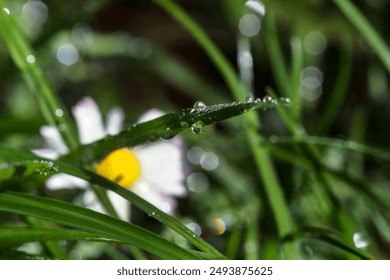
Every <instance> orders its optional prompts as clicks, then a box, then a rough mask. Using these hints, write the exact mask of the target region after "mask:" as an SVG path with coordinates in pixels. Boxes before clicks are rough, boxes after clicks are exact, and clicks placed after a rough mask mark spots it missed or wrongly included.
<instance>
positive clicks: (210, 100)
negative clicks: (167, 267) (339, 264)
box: [0, 0, 390, 259]
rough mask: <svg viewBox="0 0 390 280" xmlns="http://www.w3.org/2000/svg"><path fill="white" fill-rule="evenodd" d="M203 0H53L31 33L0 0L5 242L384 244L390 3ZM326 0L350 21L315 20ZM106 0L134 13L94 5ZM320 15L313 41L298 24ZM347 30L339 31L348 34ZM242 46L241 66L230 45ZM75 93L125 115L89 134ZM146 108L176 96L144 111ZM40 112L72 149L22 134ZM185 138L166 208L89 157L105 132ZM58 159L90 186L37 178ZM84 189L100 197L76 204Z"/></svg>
mask: <svg viewBox="0 0 390 280" xmlns="http://www.w3.org/2000/svg"><path fill="white" fill-rule="evenodd" d="M89 2H91V3H89ZM211 2H212V3H209V2H207V1H199V3H196V4H193V5H192V6H191V5H189V6H184V7H181V6H180V5H179V4H177V3H176V2H175V1H173V0H154V1H150V2H148V3H147V4H145V3H144V4H142V5H136V4H134V5H130V6H129V7H127V8H126V9H122V8H123V7H122V8H119V10H118V7H117V6H116V5H118V4H114V3H111V2H109V1H102V2H101V3H99V4H96V3H95V2H94V4H92V1H87V3H85V4H81V6H83V8H81V9H78V11H77V13H74V15H75V16H74V18H72V17H70V18H67V19H65V18H63V17H55V16H54V15H55V14H54V13H53V14H51V12H50V11H55V10H57V9H65V10H66V11H68V12H69V13H70V14H72V12H74V9H73V8H71V7H70V6H66V5H65V4H58V3H57V4H50V5H52V6H50V7H49V9H48V11H49V13H48V18H47V20H46V22H44V21H43V22H44V23H43V24H42V25H41V26H38V27H36V28H37V29H36V31H35V33H34V32H30V33H29V32H27V31H26V26H28V24H27V25H26V24H25V23H26V21H28V20H29V19H28V13H27V12H26V11H27V10H28V7H26V6H24V9H22V7H23V5H24V3H23V1H12V3H11V2H10V1H6V0H1V1H0V4H1V6H2V7H4V8H5V7H6V8H5V9H2V10H1V13H0V57H1V61H2V63H1V65H0V73H2V75H0V77H1V79H2V85H1V90H2V92H4V94H3V95H2V96H1V97H0V107H1V112H2V113H1V114H0V118H1V119H0V124H1V125H2V127H3V128H0V131H1V136H0V141H1V142H0V216H1V222H0V236H1V237H2V238H0V248H3V249H5V250H2V251H1V253H0V255H1V256H0V257H1V258H2V259H9V258H12V259H14V258H21V259H25V258H28V259H31V258H33V259H34V258H35V259H36V258H39V259H42V258H43V259H71V258H73V257H74V256H75V252H77V253H76V255H77V256H78V257H79V258H83V259H95V258H101V259H123V258H130V259H156V258H157V259H226V258H229V259H356V258H359V259H386V258H388V257H389V254H388V248H389V247H390V236H389V235H388V229H389V223H388V220H389V218H390V215H389V214H390V213H389V210H390V207H389V206H390V205H389V203H388V201H389V196H390V192H389V190H388V182H389V176H388V172H387V169H388V166H389V162H390V155H389V150H388V146H387V143H388V141H389V135H388V133H387V132H386V126H385V123H386V122H387V121H388V116H387V115H386V114H385V112H386V108H387V107H386V106H389V99H388V97H387V95H386V92H387V93H388V89H389V80H388V73H389V70H390V64H389V62H390V52H389V46H387V45H386V43H385V42H386V40H387V39H388V35H386V31H385V29H383V30H382V29H381V28H380V27H381V23H382V22H381V17H380V16H379V15H380V14H381V13H382V9H380V8H378V7H368V6H367V4H366V3H365V2H364V1H357V2H359V3H358V5H359V6H355V4H353V3H352V2H351V1H345V0H344V1H338V0H334V1H332V2H331V1H329V2H326V3H311V4H305V5H302V6H301V7H298V6H297V7H293V8H291V9H301V10H300V11H295V12H292V11H293V10H291V9H289V8H288V7H287V6H286V7H284V6H283V1H271V2H270V1H264V4H265V7H266V14H265V16H264V17H259V15H257V14H256V13H255V12H253V11H251V10H250V9H248V8H244V4H245V1H237V2H235V3H234V4H233V3H231V2H230V1H215V2H213V1H211ZM360 2H361V3H360ZM48 5H49V4H48ZM57 5H58V6H57ZM61 5H63V7H62V6H61ZM84 5H85V6H84ZM119 5H120V4H119ZM384 5H387V4H384ZM30 9H32V10H31V11H35V12H37V11H40V12H42V11H43V10H34V9H36V7H35V8H34V7H32V8H31V7H30ZM121 9H122V10H123V12H124V13H128V14H127V15H126V16H124V15H121V13H120V10H121ZM323 9H327V10H328V11H330V12H329V15H330V16H332V17H333V18H334V19H335V20H337V21H339V22H341V23H342V24H340V25H339V26H340V27H339V28H340V29H342V30H337V32H335V31H334V28H333V26H332V24H331V21H326V20H324V21H322V19H321V17H320V16H319V14H321V13H320V12H319V11H321V10H323ZM108 11H110V13H118V18H123V19H127V20H126V22H128V23H129V24H125V25H122V26H116V24H119V25H120V23H114V22H111V23H108V22H106V21H104V20H103V18H104V15H105V13H107V12H108ZM148 11H152V12H153V13H154V15H155V16H154V18H155V20H156V23H157V24H156V25H155V26H154V25H153V26H150V22H148V20H147V18H148V16H150V13H149V12H148ZM132 13H138V14H143V15H144V16H145V19H141V18H137V17H132ZM248 13H249V14H253V15H256V16H257V17H258V20H260V21H261V29H260V32H259V33H258V34H257V35H255V36H251V37H247V36H246V35H244V34H242V33H240V32H239V30H238V25H239V21H240V19H241V18H242V16H243V15H246V14H248ZM299 14H306V15H307V17H300V16H297V15H299ZM382 15H383V14H382ZM40 16H41V17H42V18H45V16H46V15H45V14H41V15H40ZM374 18H375V19H376V21H375V24H374V23H370V22H371V21H372V19H374ZM311 21H312V22H311ZM287 22H288V24H287ZM313 22H315V23H318V22H321V24H317V25H315V24H312V23H313ZM240 24H242V23H240ZM255 24H256V22H252V25H255ZM383 24H385V20H384V21H383ZM145 26H146V27H147V28H146V29H145ZM312 26H318V28H317V29H313V27H312ZM107 30H114V31H107ZM154 30H155V31H154ZM351 30H354V31H353V32H350V31H351ZM119 31H121V32H119ZM168 31H169V32H168ZM312 31H315V32H320V33H321V34H322V35H323V36H325V38H326V39H327V42H326V44H327V45H326V46H327V47H326V48H325V50H324V52H323V53H320V54H316V55H313V54H310V52H308V51H307V49H308V48H309V47H310V46H309V45H310V44H312V45H311V46H315V44H316V42H315V41H314V42H313V41H310V40H309V39H308V38H310V37H308V36H306V35H307V34H310V32H312ZM341 31H345V32H344V33H348V34H349V36H343V37H342V38H340V36H339V35H338V34H339V33H340V32H341ZM341 33H343V32H341ZM344 33H343V34H344ZM114 38H115V40H111V39H114ZM361 38H364V40H365V42H366V44H367V46H368V47H370V51H369V52H367V51H365V49H364V48H367V46H366V47H364V48H363V49H362V47H361ZM359 40H360V41H359ZM387 41H388V40H387ZM105 42H107V44H108V45H109V44H110V42H114V43H112V44H115V46H109V47H107V45H105V44H106V43H105ZM359 42H360V43H359ZM64 44H68V45H67V46H69V44H71V45H72V46H73V48H74V49H76V51H77V57H76V61H75V62H74V63H70V65H64V64H61V63H60V62H59V60H58V58H57V57H58V56H59V46H64ZM181 44H182V45H181ZM308 46H309V47H308ZM74 49H73V50H74ZM237 50H238V51H241V52H245V53H246V55H247V57H248V58H249V59H250V63H249V65H250V66H249V67H248V65H246V66H245V65H244V64H242V63H237V61H236V57H237ZM73 54H74V53H73ZM67 55H72V52H70V53H67ZM358 63H359V64H358ZM361 65H363V66H361ZM244 67H247V68H245V69H244ZM310 67H311V68H310ZM357 67H358V68H359V71H357ZM313 68H315V69H316V70H315V71H314V72H313V71H311V72H310V71H309V70H310V69H313ZM248 69H249V70H248ZM245 71H247V72H245ZM248 71H249V72H248ZM318 72H320V73H321V76H322V78H321V77H319V76H318ZM248 73H249V74H248ZM305 75H306V76H305ZM31 96H33V97H34V100H35V103H33V104H32V105H31ZM85 96H92V97H93V98H94V99H95V100H96V102H97V103H98V105H99V107H100V108H101V110H102V111H103V115H107V114H108V112H109V110H110V108H112V107H115V106H118V105H120V106H121V107H122V109H123V110H124V113H125V126H124V127H123V128H122V129H123V130H122V131H121V132H120V133H119V134H117V135H110V136H106V137H104V138H103V139H100V140H98V141H93V142H92V143H88V144H83V145H81V144H80V140H79V137H78V135H77V132H76V131H77V129H76V127H77V126H76V124H75V118H74V117H75V116H73V115H72V114H71V113H69V111H73V112H74V109H73V106H74V104H75V103H77V102H78V100H80V99H82V98H83V97H85ZM199 100H201V101H202V102H197V103H195V102H196V101H199ZM288 100H290V101H288ZM194 103H195V104H196V105H194V107H192V104H194ZM22 108H23V110H22ZM150 108H159V109H162V110H164V111H165V112H173V113H167V114H164V115H163V116H161V117H159V118H156V119H154V120H151V121H147V122H142V123H139V124H136V122H137V119H138V118H139V116H140V115H142V113H143V112H145V111H147V110H148V109H150ZM21 112H23V114H21ZM76 120H77V119H76ZM106 122H108V120H106ZM43 123H46V124H48V125H52V126H53V127H56V128H57V129H58V132H59V134H60V135H61V137H62V139H63V140H64V143H65V144H66V146H67V147H68V149H69V151H68V152H67V153H66V154H62V155H60V156H59V157H57V159H56V160H52V159H48V158H44V157H38V156H37V155H35V154H34V153H32V152H31V150H35V149H37V148H40V147H42V146H44V145H45V143H44V141H43V139H42V137H41V135H40V134H39V127H40V126H41V125H42V124H43ZM191 130H192V132H191ZM41 132H42V131H41ZM172 138H173V139H172ZM177 140H179V141H180V142H181V143H186V145H185V148H184V145H181V149H182V153H183V154H182V156H181V159H177V160H180V161H181V164H182V165H183V166H185V175H186V176H185V177H184V181H186V182H181V184H182V185H186V187H188V190H187V194H186V195H185V196H184V197H180V198H176V197H171V199H173V200H175V201H176V203H177V207H176V209H175V211H174V212H173V214H172V215H169V214H167V213H165V212H164V211H162V210H161V209H160V208H158V207H156V205H154V204H153V203H151V202H148V201H147V200H148V199H147V197H146V200H145V199H144V198H142V197H140V196H138V195H137V194H135V193H134V192H132V191H131V190H128V189H125V188H123V187H121V186H119V185H118V184H117V183H118V182H119V181H120V179H118V182H112V181H109V180H107V179H106V178H103V177H101V176H99V175H98V174H95V173H94V166H95V165H96V164H97V163H98V162H99V161H100V160H101V159H102V158H103V157H104V156H105V155H106V154H107V153H109V152H110V151H112V150H114V149H118V148H124V147H127V148H130V149H134V151H137V149H139V147H146V148H147V147H148V146H153V145H155V143H175V141H176V142H177ZM161 147H162V146H161ZM191 147H192V148H194V149H190V148H191ZM191 151H192V152H191ZM194 151H197V152H196V153H195V152H194ZM153 156H154V157H156V156H157V155H153ZM171 160H174V159H173V157H172V159H171ZM59 173H65V174H68V175H72V176H74V177H78V178H79V179H83V180H85V181H87V182H88V184H89V186H87V187H86V188H83V189H81V188H77V187H70V188H65V189H57V190H53V189H52V188H50V187H49V184H48V183H47V180H48V179H49V178H50V177H51V176H53V175H56V174H59ZM120 175H121V176H122V175H123V174H120ZM158 176H159V175H156V178H158ZM53 178H54V177H53ZM194 178H196V179H194ZM154 183H156V182H154ZM90 191H92V192H90ZM88 193H93V194H95V195H96V197H97V199H98V200H97V201H98V203H99V204H100V205H101V207H103V208H102V209H105V211H103V212H104V213H105V214H104V213H103V214H102V213H99V211H95V210H96V209H94V208H93V209H87V208H85V207H83V206H85V204H86V202H84V201H80V198H81V197H84V195H86V194H88ZM112 193H115V194H117V195H119V196H120V197H121V199H124V200H125V201H126V203H127V204H126V205H127V206H126V207H128V208H129V209H130V217H129V219H126V220H122V219H120V218H119V217H120V215H118V212H117V211H118V209H119V208H118V205H117V204H116V202H115V201H114V200H113V199H112V196H111V194H112ZM172 205H173V204H172ZM101 211H102V210H100V212H101ZM11 233H12V234H11ZM61 240H68V242H67V243H63V242H60V241H61ZM32 244H33V245H34V246H36V248H38V250H29V249H28V248H30V247H29V246H32ZM85 245H86V246H88V247H90V248H92V249H94V250H95V252H98V254H92V253H91V251H84V250H83V248H84V247H83V246H85ZM20 248H23V249H24V252H23V253H21V252H20ZM96 256H98V257H96Z"/></svg>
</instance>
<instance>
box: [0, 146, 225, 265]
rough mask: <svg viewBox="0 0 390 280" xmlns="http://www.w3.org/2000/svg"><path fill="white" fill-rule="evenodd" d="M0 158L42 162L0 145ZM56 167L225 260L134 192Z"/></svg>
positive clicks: (81, 171) (82, 172) (75, 169)
mask: <svg viewBox="0 0 390 280" xmlns="http://www.w3.org/2000/svg"><path fill="white" fill-rule="evenodd" d="M0 158H3V159H6V160H8V161H25V160H41V158H39V157H37V156H36V155H34V154H32V153H30V152H27V151H21V150H16V149H12V148H9V147H7V146H5V145H3V144H1V143H0ZM53 162H54V164H55V165H57V166H58V168H59V170H60V172H64V173H66V174H69V175H73V176H76V177H78V178H81V179H84V180H87V181H89V182H90V183H92V184H96V185H99V186H101V187H103V188H105V189H108V190H111V191H113V192H115V193H117V194H119V195H120V196H122V197H124V198H125V199H127V200H128V201H130V202H131V203H132V204H133V205H135V206H136V207H138V208H139V209H141V210H142V211H144V212H145V213H147V214H148V215H149V216H151V217H153V218H155V219H156V220H158V221H160V222H161V223H163V224H164V225H166V226H167V227H170V228H171V229H173V230H174V231H176V232H177V233H178V234H180V235H182V236H183V237H184V238H186V239H187V240H188V241H189V242H190V243H191V244H192V245H194V246H195V247H197V248H198V249H200V250H202V251H204V252H206V253H210V254H212V255H214V256H215V257H216V258H225V257H224V256H223V255H222V254H221V253H220V252H219V251H218V250H217V249H215V248H214V247H213V246H211V245H210V244H209V243H207V242H206V241H204V240H203V239H201V238H200V237H198V236H197V235H196V234H194V233H193V232H192V231H191V230H190V229H188V228H187V227H186V226H185V225H183V224H182V223H181V222H180V221H178V220H177V219H175V218H174V217H172V216H169V215H167V214H165V213H164V212H162V211H161V210H159V209H158V208H156V207H155V206H154V205H152V204H150V203H149V202H147V201H145V200H143V199H142V198H141V197H139V196H137V195H136V194H134V193H133V192H131V191H129V190H127V189H125V188H122V187H121V186H119V185H117V184H116V183H114V182H112V181H109V180H107V179H106V178H104V177H101V176H99V175H97V174H95V173H93V172H91V171H88V170H85V169H81V168H79V167H76V166H73V165H70V164H67V163H64V162H62V161H53Z"/></svg>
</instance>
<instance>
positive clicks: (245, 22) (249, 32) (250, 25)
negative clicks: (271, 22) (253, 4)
mask: <svg viewBox="0 0 390 280" xmlns="http://www.w3.org/2000/svg"><path fill="white" fill-rule="evenodd" d="M238 28H239V29H240V32H241V33H242V34H243V35H245V36H247V37H253V36H256V35H257V34H258V33H259V32H260V29H261V22H260V19H259V18H258V17H257V16H256V15H254V14H246V15H244V16H243V17H242V18H241V19H240V22H239V25H238Z"/></svg>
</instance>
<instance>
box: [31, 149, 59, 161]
mask: <svg viewBox="0 0 390 280" xmlns="http://www.w3.org/2000/svg"><path fill="white" fill-rule="evenodd" d="M31 151H32V152H33V153H34V154H36V155H37V156H39V157H43V158H48V159H53V160H54V159H57V158H58V157H59V156H60V154H59V153H58V152H57V151H55V150H53V149H34V150H31Z"/></svg>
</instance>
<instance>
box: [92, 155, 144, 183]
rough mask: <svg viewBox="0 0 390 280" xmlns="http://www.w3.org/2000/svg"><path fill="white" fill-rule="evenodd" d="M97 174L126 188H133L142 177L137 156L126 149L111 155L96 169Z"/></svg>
mask: <svg viewBox="0 0 390 280" xmlns="http://www.w3.org/2000/svg"><path fill="white" fill-rule="evenodd" d="M95 171H96V173H97V174H99V175H100V176H103V177H105V178H107V179H109V180H111V181H114V182H116V183H118V184H119V185H121V186H122V187H124V188H131V187H132V186H133V184H134V182H135V181H136V180H137V179H138V178H139V176H140V175H141V167H140V164H139V161H138V159H137V158H136V156H135V154H134V153H133V152H132V151H131V150H129V149H126V148H122V149H117V150H115V151H113V152H111V153H109V154H108V155H107V156H106V157H105V158H104V159H103V160H102V161H101V162H100V163H99V164H98V165H97V166H96V169H95Z"/></svg>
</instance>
